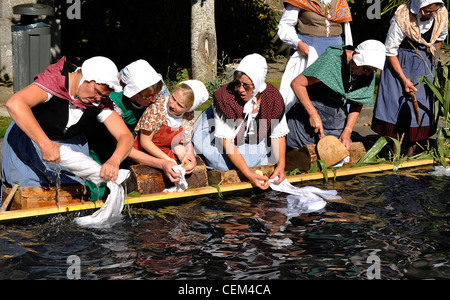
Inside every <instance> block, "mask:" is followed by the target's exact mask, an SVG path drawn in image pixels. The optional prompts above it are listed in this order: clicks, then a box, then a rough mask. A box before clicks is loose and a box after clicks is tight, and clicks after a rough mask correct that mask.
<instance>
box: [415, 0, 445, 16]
mask: <svg viewBox="0 0 450 300" xmlns="http://www.w3.org/2000/svg"><path fill="white" fill-rule="evenodd" d="M435 3H438V4H444V2H443V1H442V0H412V1H411V6H410V10H411V12H412V13H413V14H416V15H417V14H418V13H419V10H420V9H421V8H423V7H425V6H428V5H431V4H435Z"/></svg>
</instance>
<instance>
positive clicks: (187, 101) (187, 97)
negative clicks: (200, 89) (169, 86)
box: [172, 83, 195, 111]
mask: <svg viewBox="0 0 450 300" xmlns="http://www.w3.org/2000/svg"><path fill="white" fill-rule="evenodd" d="M178 90H179V91H181V92H182V93H183V96H184V105H185V106H186V111H188V110H189V109H191V107H192V105H194V100H195V98H194V91H193V90H192V89H191V87H190V86H189V85H187V84H186V83H179V84H177V85H176V86H175V87H174V88H173V91H172V93H175V92H176V91H178Z"/></svg>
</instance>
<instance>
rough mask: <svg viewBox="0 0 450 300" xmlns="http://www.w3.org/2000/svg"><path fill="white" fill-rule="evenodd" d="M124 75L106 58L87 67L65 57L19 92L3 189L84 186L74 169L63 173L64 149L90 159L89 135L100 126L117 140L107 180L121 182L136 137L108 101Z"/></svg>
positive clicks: (104, 174) (13, 103)
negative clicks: (120, 172) (60, 168)
mask: <svg viewBox="0 0 450 300" xmlns="http://www.w3.org/2000/svg"><path fill="white" fill-rule="evenodd" d="M118 76H119V72H118V70H117V68H116V66H115V64H114V63H113V62H112V61H111V60H110V59H108V58H106V57H102V56H96V57H93V58H90V59H88V60H86V61H85V62H84V63H83V64H82V66H81V68H77V67H76V66H75V65H73V64H71V63H69V62H67V61H66V58H65V57H63V58H62V59H61V60H59V61H58V62H57V63H55V64H52V65H50V66H49V67H48V68H47V69H46V70H45V71H44V72H43V73H41V74H38V75H36V77H35V80H34V82H33V83H32V84H30V85H29V86H27V87H25V88H24V89H22V90H20V91H18V92H17V93H15V94H14V95H13V96H12V97H11V98H10V99H9V100H8V101H7V103H6V107H7V109H8V112H9V114H10V115H11V118H12V119H13V121H12V122H11V123H10V126H9V127H8V130H7V133H6V135H5V140H4V143H3V148H2V175H3V176H2V191H3V190H4V188H5V187H10V186H12V185H14V184H18V185H19V186H24V187H25V186H35V187H39V186H55V185H56V184H57V179H58V180H60V184H61V185H73V184H82V185H83V184H84V181H83V180H82V179H80V178H78V177H76V176H74V175H73V174H71V173H70V172H69V171H67V170H66V171H62V172H60V173H59V172H57V169H58V167H57V165H56V164H57V163H59V160H60V152H59V148H60V145H67V146H69V147H70V148H71V149H72V150H74V151H78V152H82V153H84V154H86V155H88V154H89V148H88V144H87V140H86V137H85V134H84V133H85V132H88V131H89V130H91V125H92V124H95V123H97V122H101V123H103V124H105V126H106V128H107V129H108V131H109V133H110V134H111V135H112V136H113V137H114V138H115V139H116V140H117V145H116V146H115V148H114V149H115V150H114V153H113V154H112V155H111V157H110V158H109V159H108V161H107V162H105V164H104V165H103V166H102V169H101V171H100V177H101V178H102V179H104V180H106V181H108V180H115V179H116V178H117V175H118V170H119V165H120V163H121V161H122V160H123V159H125V157H126V156H127V155H128V153H129V151H130V150H131V147H132V145H133V136H132V134H131V133H130V131H129V130H128V129H127V127H126V125H125V124H124V123H123V121H122V119H121V118H120V116H119V115H118V114H117V113H115V112H114V111H113V103H112V101H111V100H110V99H109V97H108V96H109V94H110V93H111V92H112V91H120V90H121V89H122V88H121V86H120V84H119V79H118ZM55 163H56V164H55ZM58 176H59V177H58Z"/></svg>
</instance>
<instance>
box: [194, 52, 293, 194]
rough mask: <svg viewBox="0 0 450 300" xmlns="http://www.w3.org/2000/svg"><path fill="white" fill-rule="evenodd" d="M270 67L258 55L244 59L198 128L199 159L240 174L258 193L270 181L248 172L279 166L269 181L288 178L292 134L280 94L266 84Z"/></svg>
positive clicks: (195, 141)
mask: <svg viewBox="0 0 450 300" xmlns="http://www.w3.org/2000/svg"><path fill="white" fill-rule="evenodd" d="M266 74H267V63H266V60H265V58H264V57H262V56H261V55H259V54H250V55H247V56H246V57H244V59H242V61H241V63H240V64H239V66H238V67H237V68H236V71H235V72H234V80H233V81H232V82H230V83H228V84H226V85H224V86H223V87H221V88H220V89H219V90H217V91H216V92H215V93H214V96H213V105H212V106H211V107H209V108H208V109H206V110H205V111H204V112H203V113H202V114H201V115H200V116H199V118H198V119H197V121H196V122H195V126H194V135H193V138H192V143H193V145H194V149H195V152H196V154H198V155H200V156H201V157H202V158H203V160H204V162H205V164H206V165H207V166H208V167H209V168H212V169H217V170H223V171H225V170H230V169H238V170H240V171H241V172H242V174H244V175H245V176H246V177H247V178H248V179H249V181H250V182H251V183H252V184H253V185H254V186H255V187H258V188H260V189H267V188H268V187H269V185H268V184H266V183H267V180H268V178H267V177H266V176H263V175H258V174H256V173H253V172H252V171H250V169H249V168H250V167H255V166H261V165H267V164H269V163H272V164H276V168H275V171H274V173H273V174H272V176H271V178H275V177H276V176H279V180H278V181H277V182H281V181H282V180H283V179H284V178H285V174H284V168H285V151H286V143H285V136H286V134H287V133H288V131H289V130H288V128H287V124H286V119H285V114H284V101H283V98H282V97H281V94H280V93H279V91H278V90H277V89H276V88H275V87H274V86H272V85H271V84H269V83H266V82H265V78H266Z"/></svg>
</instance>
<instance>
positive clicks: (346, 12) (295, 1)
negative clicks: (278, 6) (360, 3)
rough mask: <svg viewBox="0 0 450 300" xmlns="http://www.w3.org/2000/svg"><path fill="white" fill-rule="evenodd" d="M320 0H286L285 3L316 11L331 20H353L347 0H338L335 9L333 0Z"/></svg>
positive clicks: (336, 21)
mask: <svg viewBox="0 0 450 300" xmlns="http://www.w3.org/2000/svg"><path fill="white" fill-rule="evenodd" d="M320 2H322V1H319V0H286V1H284V3H285V4H286V3H287V4H291V5H293V6H295V7H298V8H301V9H304V10H307V11H311V12H314V13H316V14H318V15H320V16H322V17H325V18H327V20H328V21H330V22H335V23H345V22H350V21H352V15H351V12H350V8H349V7H348V3H347V0H336V8H335V11H332V10H331V9H332V5H331V1H323V2H322V5H320V4H321V3H320Z"/></svg>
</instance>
